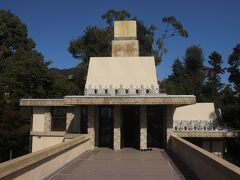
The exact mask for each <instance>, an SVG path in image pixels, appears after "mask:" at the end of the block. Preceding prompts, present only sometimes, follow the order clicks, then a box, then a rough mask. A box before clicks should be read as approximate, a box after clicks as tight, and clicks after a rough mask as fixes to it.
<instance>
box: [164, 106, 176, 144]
mask: <svg viewBox="0 0 240 180" xmlns="http://www.w3.org/2000/svg"><path fill="white" fill-rule="evenodd" d="M175 109H176V107H174V106H170V105H169V106H166V121H167V122H166V123H167V142H168V140H169V138H170V136H171V134H172V132H173V114H174V112H175Z"/></svg>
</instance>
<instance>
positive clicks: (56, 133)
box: [30, 131, 66, 137]
mask: <svg viewBox="0 0 240 180" xmlns="http://www.w3.org/2000/svg"><path fill="white" fill-rule="evenodd" d="M65 134H66V132H65V131H49V132H39V131H31V132H30V135H31V136H45V137H52V136H53V137H64V135H65Z"/></svg>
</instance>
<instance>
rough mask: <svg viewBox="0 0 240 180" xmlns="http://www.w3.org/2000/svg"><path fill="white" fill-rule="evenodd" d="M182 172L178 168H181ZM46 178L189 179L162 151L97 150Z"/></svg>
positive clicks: (59, 179)
mask: <svg viewBox="0 0 240 180" xmlns="http://www.w3.org/2000/svg"><path fill="white" fill-rule="evenodd" d="M180 169H181V168H180ZM47 179H51V180H61V179H70V180H71V179H74V180H75V179H81V180H90V179H97V180H113V179H114V180H118V179H125V180H128V179H129V180H135V179H137V180H142V179H144V180H155V179H164V180H168V179H171V180H175V179H192V178H191V176H190V175H189V174H186V173H183V172H182V171H180V170H179V168H177V166H176V165H175V164H174V163H173V161H172V159H171V158H170V157H169V156H168V155H167V153H166V152H165V150H163V149H153V150H152V151H139V150H135V149H127V148H126V149H122V150H120V151H113V150H111V149H107V148H98V149H95V150H93V151H89V152H87V153H85V154H84V155H82V156H80V157H78V158H76V159H75V160H74V161H72V162H71V163H69V164H68V165H66V166H65V167H64V168H62V169H60V170H59V171H57V172H56V173H55V174H53V175H52V176H50V177H48V178H47Z"/></svg>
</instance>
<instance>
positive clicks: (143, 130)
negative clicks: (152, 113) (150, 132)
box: [140, 106, 160, 149]
mask: <svg viewBox="0 0 240 180" xmlns="http://www.w3.org/2000/svg"><path fill="white" fill-rule="evenodd" d="M159 133H160V132H159ZM140 149H147V108H146V106H140Z"/></svg>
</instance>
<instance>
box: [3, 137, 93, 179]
mask: <svg viewBox="0 0 240 180" xmlns="http://www.w3.org/2000/svg"><path fill="white" fill-rule="evenodd" d="M89 147H90V146H89V135H82V136H79V137H76V138H74V139H71V140H68V141H66V142H63V143H60V144H57V145H54V146H52V147H49V148H46V149H43V150H40V151H36V152H34V153H31V154H27V155H25V156H21V157H19V158H16V159H13V160H10V161H7V162H4V163H1V164H0V179H2V178H3V179H24V180H26V179H43V178H46V177H47V176H49V175H50V174H52V173H54V172H56V171H57V170H58V169H60V168H61V167H63V166H64V165H66V164H67V163H69V162H70V161H72V160H73V159H75V158H76V157H78V156H80V155H81V154H83V153H85V152H87V151H88V150H89Z"/></svg>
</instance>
